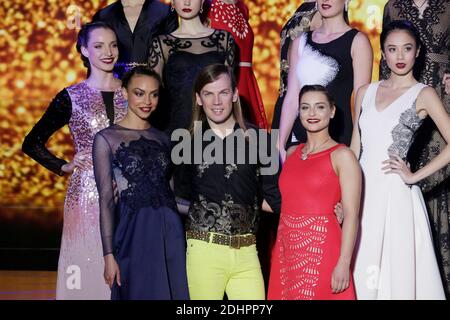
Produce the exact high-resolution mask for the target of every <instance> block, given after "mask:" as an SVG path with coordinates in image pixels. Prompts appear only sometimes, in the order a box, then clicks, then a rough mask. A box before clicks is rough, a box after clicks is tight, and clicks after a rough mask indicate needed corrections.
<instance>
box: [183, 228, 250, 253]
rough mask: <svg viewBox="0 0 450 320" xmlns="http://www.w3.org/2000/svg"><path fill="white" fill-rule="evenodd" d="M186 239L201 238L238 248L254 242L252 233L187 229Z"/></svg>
mask: <svg viewBox="0 0 450 320" xmlns="http://www.w3.org/2000/svg"><path fill="white" fill-rule="evenodd" d="M186 238H187V239H196V240H202V241H205V242H208V243H215V244H220V245H224V246H229V247H230V248H233V249H239V248H241V247H249V246H251V245H254V244H256V236H255V235H254V234H245V235H240V234H238V235H234V236H229V235H226V234H220V233H214V232H206V231H197V230H188V231H186Z"/></svg>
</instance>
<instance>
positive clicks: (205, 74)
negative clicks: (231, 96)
mask: <svg viewBox="0 0 450 320" xmlns="http://www.w3.org/2000/svg"><path fill="white" fill-rule="evenodd" d="M223 74H226V75H228V76H229V77H230V80H231V89H232V91H233V93H234V92H235V91H236V88H237V85H236V78H235V77H234V74H233V70H232V69H231V68H230V67H228V66H226V65H224V64H211V65H209V66H207V67H205V68H204V69H203V70H202V71H200V73H199V74H198V76H197V78H196V80H195V82H194V92H193V94H192V122H191V126H190V128H189V131H190V132H191V134H193V133H194V130H195V129H196V128H195V127H194V126H195V122H196V121H201V122H204V121H206V114H205V111H203V107H202V106H200V105H198V104H197V98H196V94H198V95H200V91H201V90H202V89H203V88H204V87H205V86H206V85H207V84H210V83H212V82H214V81H216V80H217V79H219V77H220V76H221V75H223ZM232 113H233V116H234V119H235V120H236V122H237V123H238V124H239V127H241V129H242V130H244V131H247V126H246V125H245V122H244V116H243V115H242V107H241V102H240V100H239V97H238V99H237V101H236V102H233V110H232Z"/></svg>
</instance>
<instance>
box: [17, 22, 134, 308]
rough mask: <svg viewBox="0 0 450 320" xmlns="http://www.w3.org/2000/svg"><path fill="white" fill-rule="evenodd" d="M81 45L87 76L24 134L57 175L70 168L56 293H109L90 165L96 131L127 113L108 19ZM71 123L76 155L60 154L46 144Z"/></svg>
mask: <svg viewBox="0 0 450 320" xmlns="http://www.w3.org/2000/svg"><path fill="white" fill-rule="evenodd" d="M77 49H78V51H79V52H80V53H81V55H82V59H83V62H84V64H85V66H86V67H88V69H89V74H90V75H89V77H88V79H87V80H86V81H83V82H80V83H77V84H75V85H73V86H70V87H68V88H66V89H64V90H62V91H61V92H59V93H58V95H57V96H56V97H55V98H54V99H53V101H52V102H51V103H50V105H49V107H48V109H47V111H46V112H45V113H44V115H43V116H42V118H41V119H40V120H39V121H38V122H37V123H36V125H35V126H34V127H33V129H32V130H31V132H30V133H29V134H28V135H27V137H26V138H25V140H24V143H23V146H22V149H23V151H24V152H25V153H26V154H27V155H29V156H30V157H32V158H33V159H34V160H36V161H37V162H39V164H41V165H42V166H44V167H46V168H47V169H49V170H51V171H52V172H54V173H56V174H58V175H61V176H63V175H65V174H72V176H71V179H70V182H69V186H68V191H67V195H66V199H65V203H64V225H63V233H62V240H61V250H60V255H59V262H58V279H57V288H56V299H64V300H75V299H83V300H86V299H95V300H97V299H99V300H100V299H109V297H110V289H109V288H108V286H107V285H106V284H105V282H104V281H103V279H102V274H103V269H104V263H103V258H102V247H101V239H100V229H99V202H98V193H97V189H96V185H95V180H94V172H93V166H92V156H91V154H92V143H93V140H94V136H95V134H96V133H97V132H98V131H100V130H102V129H104V128H106V127H108V126H109V125H110V124H112V123H114V122H117V121H119V120H121V119H122V118H123V117H124V116H125V114H126V109H127V108H126V100H125V99H124V97H123V95H122V91H121V81H120V80H118V79H116V78H115V77H114V74H113V72H112V71H113V67H114V63H115V62H116V61H117V57H118V49H117V41H116V35H115V33H114V31H113V30H112V29H110V27H108V26H107V25H105V24H104V23H99V22H96V23H92V24H87V25H84V26H83V28H82V29H81V30H80V32H79V34H78V42H77ZM66 124H68V125H69V129H70V132H71V135H72V138H73V142H74V148H75V156H74V158H73V159H72V160H71V161H70V162H66V161H65V160H63V159H60V158H58V157H56V156H55V155H54V154H52V153H51V152H50V151H49V150H48V149H47V148H46V147H45V144H46V142H47V141H48V139H49V138H50V136H51V135H52V134H54V133H55V132H56V131H57V130H59V129H60V128H62V127H63V126H65V125H66Z"/></svg>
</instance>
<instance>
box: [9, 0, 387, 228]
mask: <svg viewBox="0 0 450 320" xmlns="http://www.w3.org/2000/svg"><path fill="white" fill-rule="evenodd" d="M112 2H114V1H107V0H91V1H83V0H45V1H44V0H2V1H1V2H0V16H1V17H3V18H2V19H1V20H0V74H1V77H0V218H1V219H2V220H3V221H5V220H6V221H8V220H17V219H20V220H27V221H32V222H33V223H36V224H37V225H42V226H43V227H45V226H48V223H49V222H50V223H52V224H58V223H60V222H61V219H62V204H63V201H64V195H65V190H66V184H67V178H61V177H58V176H56V175H54V174H53V173H51V172H49V171H47V170H46V169H44V168H43V167H41V166H40V165H38V164H37V163H35V162H34V161H33V160H31V159H30V158H28V157H27V156H25V155H24V154H23V153H22V151H21V144H22V141H23V138H24V136H25V135H26V133H27V132H29V131H30V129H31V128H32V126H33V124H34V123H35V122H36V121H37V120H38V119H39V117H40V116H41V114H42V113H43V112H44V110H45V109H46V107H47V105H48V104H49V102H50V101H51V99H52V98H53V97H54V96H55V95H56V93H57V92H59V91H60V90H61V89H63V88H64V87H66V86H69V85H72V84H74V83H76V82H78V81H81V80H83V79H84V78H85V69H84V68H83V65H82V62H81V59H80V58H79V55H78V53H77V52H76V49H75V41H76V34H77V31H78V28H79V26H80V25H81V24H83V23H86V22H88V21H90V19H91V17H92V16H93V14H94V13H95V12H96V11H97V10H98V9H100V8H102V7H104V6H106V5H107V4H109V3H112ZM165 2H167V3H168V2H169V1H168V0H165ZM301 3H302V1H301V0H289V1H288V0H247V1H246V4H247V5H248V7H249V9H250V16H251V20H250V24H251V25H252V27H253V29H254V32H255V35H256V37H255V46H254V49H253V50H254V51H253V52H254V61H253V63H254V72H255V74H256V77H257V79H258V83H259V86H260V89H261V92H262V95H263V99H264V103H265V108H266V112H267V115H268V117H269V120H270V119H271V118H272V113H273V106H274V103H275V100H276V98H277V94H278V86H279V33H280V30H281V27H282V26H283V25H284V23H285V22H286V21H287V20H288V19H289V17H290V16H291V15H292V14H293V12H294V11H295V10H296V8H297V7H298V6H299V5H300V4H301ZM385 3H386V0H366V1H362V0H352V1H351V3H350V11H349V12H350V21H351V23H352V25H353V26H354V27H356V28H358V29H360V30H361V31H364V32H365V33H366V34H367V35H369V37H370V39H371V42H372V46H373V48H374V52H375V60H374V71H373V78H374V79H376V78H377V75H378V61H379V58H380V52H379V48H378V36H379V33H380V29H381V18H382V12H383V6H384V4H385ZM48 146H49V148H50V150H52V151H53V152H55V154H57V155H58V156H60V157H62V158H64V159H70V158H71V156H72V147H71V137H70V134H69V130H68V127H65V128H64V129H62V130H60V131H59V132H58V133H56V134H55V135H54V136H53V137H52V138H51V139H50V141H49V143H48ZM19 215H20V217H19Z"/></svg>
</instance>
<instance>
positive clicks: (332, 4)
mask: <svg viewBox="0 0 450 320" xmlns="http://www.w3.org/2000/svg"><path fill="white" fill-rule="evenodd" d="M346 1H347V0H317V7H318V9H319V13H320V15H321V16H322V17H324V18H332V17H335V16H338V15H341V16H343V13H344V10H345V2H346Z"/></svg>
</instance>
